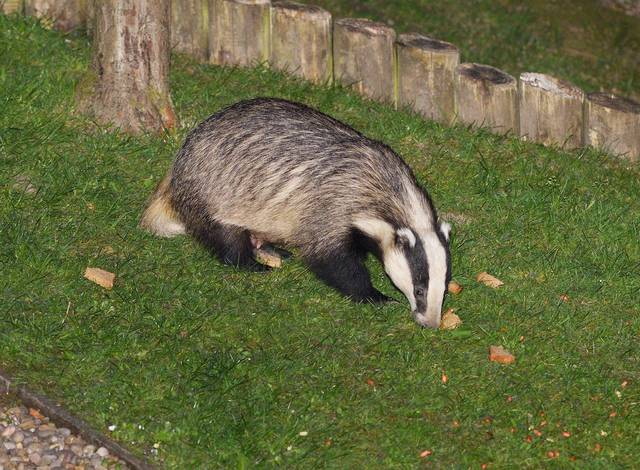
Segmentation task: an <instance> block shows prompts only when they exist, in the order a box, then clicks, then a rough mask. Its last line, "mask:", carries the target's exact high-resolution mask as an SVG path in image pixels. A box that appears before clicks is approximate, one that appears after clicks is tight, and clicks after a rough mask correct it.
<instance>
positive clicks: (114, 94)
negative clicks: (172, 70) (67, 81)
mask: <svg viewBox="0 0 640 470" xmlns="http://www.w3.org/2000/svg"><path fill="white" fill-rule="evenodd" d="M170 13H171V11H170V0H98V1H97V2H96V5H95V16H96V18H95V37H94V53H93V67H92V71H91V72H90V74H89V76H88V77H87V79H85V80H84V81H83V83H82V84H81V87H80V90H79V100H80V109H81V111H83V112H84V113H86V114H88V115H90V116H92V117H93V118H94V119H96V121H98V122H99V123H101V124H113V125H114V126H116V127H118V128H120V129H122V130H124V131H126V132H131V133H136V134H137V133H142V132H147V131H151V132H159V131H162V130H163V129H171V128H173V127H175V126H176V124H177V123H176V121H177V119H176V115H175V112H174V110H173V104H172V102H171V96H170V94H169V80H168V76H169V53H170V48H169V40H170V26H169V25H170V21H171V14H170Z"/></svg>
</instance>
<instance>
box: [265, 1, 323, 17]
mask: <svg viewBox="0 0 640 470" xmlns="http://www.w3.org/2000/svg"><path fill="white" fill-rule="evenodd" d="M271 8H273V10H275V11H277V12H278V14H283V15H291V16H298V15H300V14H302V15H305V16H306V17H309V18H312V19H320V18H328V19H330V18H331V13H329V12H328V11H327V10H325V9H323V8H320V7H317V6H315V5H305V4H302V3H297V2H287V1H282V2H273V3H272V4H271Z"/></svg>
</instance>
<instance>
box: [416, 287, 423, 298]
mask: <svg viewBox="0 0 640 470" xmlns="http://www.w3.org/2000/svg"><path fill="white" fill-rule="evenodd" d="M415 294H416V297H422V296H423V295H424V289H423V288H422V287H416V291H415Z"/></svg>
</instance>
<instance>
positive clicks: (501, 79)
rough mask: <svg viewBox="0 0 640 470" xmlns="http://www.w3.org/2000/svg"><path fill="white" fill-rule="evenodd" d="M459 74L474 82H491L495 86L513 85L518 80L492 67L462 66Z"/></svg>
mask: <svg viewBox="0 0 640 470" xmlns="http://www.w3.org/2000/svg"><path fill="white" fill-rule="evenodd" d="M458 73H460V75H463V76H465V77H468V78H471V79H473V80H477V81H481V82H489V83H492V84H494V85H511V84H514V83H515V81H516V79H515V78H513V77H512V76H511V75H509V74H508V73H506V72H503V71H502V70H499V69H497V68H495V67H491V66H490V65H482V64H471V63H466V64H460V65H459V66H458Z"/></svg>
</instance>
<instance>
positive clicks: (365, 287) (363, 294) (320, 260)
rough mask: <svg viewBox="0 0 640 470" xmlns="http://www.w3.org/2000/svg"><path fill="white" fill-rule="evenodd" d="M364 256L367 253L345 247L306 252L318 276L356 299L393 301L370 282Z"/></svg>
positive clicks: (309, 264)
mask: <svg viewBox="0 0 640 470" xmlns="http://www.w3.org/2000/svg"><path fill="white" fill-rule="evenodd" d="M364 257H365V254H364V253H360V252H358V251H354V250H352V249H348V248H346V247H345V248H342V249H334V250H332V252H329V253H323V254H322V255H321V256H317V255H310V256H305V260H306V263H307V265H308V266H309V269H310V270H311V271H312V272H313V273H315V274H316V276H318V277H319V278H320V279H322V280H323V281H324V282H326V283H327V284H328V285H329V286H331V287H333V288H334V289H336V290H338V291H339V292H340V293H342V294H343V295H345V296H347V297H349V298H350V299H351V300H353V301H355V302H373V303H383V302H389V301H392V300H393V299H391V298H390V297H387V296H386V295H384V294H383V293H382V292H380V291H378V290H377V289H376V288H375V287H373V285H372V284H371V277H370V276H369V271H367V268H366V267H365V265H364Z"/></svg>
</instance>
